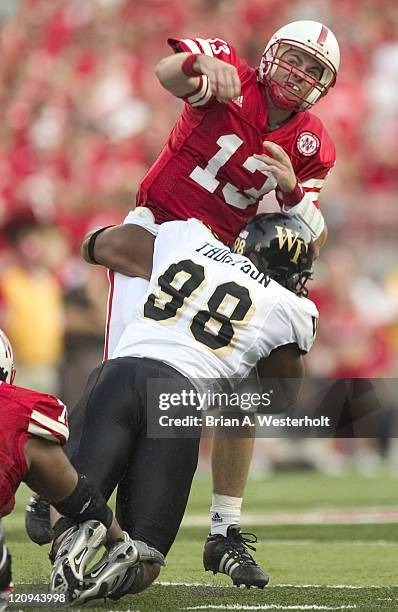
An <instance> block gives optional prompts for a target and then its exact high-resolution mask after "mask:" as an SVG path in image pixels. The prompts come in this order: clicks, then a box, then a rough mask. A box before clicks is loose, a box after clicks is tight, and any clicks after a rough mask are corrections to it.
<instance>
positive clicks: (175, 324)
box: [65, 214, 318, 603]
mask: <svg viewBox="0 0 398 612" xmlns="http://www.w3.org/2000/svg"><path fill="white" fill-rule="evenodd" d="M154 235H156V238H154ZM240 240H241V244H240V248H239V250H240V251H242V254H237V253H233V252H231V251H230V249H229V248H227V247H226V246H225V245H224V244H223V243H222V242H220V241H219V240H218V239H217V238H216V237H215V235H214V234H213V233H212V232H211V231H210V230H209V229H208V228H207V227H206V226H205V225H203V224H202V223H201V222H200V221H197V220H195V219H191V220H189V221H186V222H181V221H174V222H170V223H165V224H163V225H161V226H160V227H158V226H155V225H152V226H148V227H147V229H144V228H142V227H139V226H137V225H136V224H124V225H121V226H117V227H114V228H103V229H101V230H97V231H95V232H93V233H91V235H89V236H88V237H87V239H86V240H85V244H84V253H85V258H86V259H87V261H89V262H90V263H100V264H102V265H106V266H110V267H111V268H112V269H114V270H118V271H119V272H120V273H124V274H131V275H137V276H140V277H141V278H145V279H147V280H148V281H149V286H148V289H147V291H146V293H145V295H144V296H143V299H142V300H141V301H140V302H139V303H138V304H132V305H131V315H130V323H129V325H128V326H127V328H126V330H125V332H124V333H123V335H122V337H121V339H120V342H119V344H118V346H117V347H116V349H115V352H114V355H113V357H112V358H111V359H109V360H107V361H105V362H104V363H103V364H102V366H101V367H100V368H99V369H97V370H95V371H94V372H93V375H92V376H91V380H90V381H89V384H88V387H87V389H86V391H85V394H84V396H83V398H82V401H81V402H80V403H79V404H78V406H77V407H76V408H75V410H74V411H73V413H72V415H71V432H72V436H71V438H72V439H73V440H74V442H75V448H74V449H70V448H69V449H68V453H69V454H70V455H72V462H73V464H74V465H75V466H76V467H77V469H79V470H83V471H84V472H85V473H86V474H87V475H88V476H89V477H90V479H92V481H93V482H94V483H95V484H96V485H97V486H98V488H99V489H100V491H101V492H102V493H103V495H104V496H105V498H109V496H110V495H111V494H112V492H113V490H114V489H115V488H116V486H118V485H119V490H120V489H121V488H123V491H122V493H123V498H122V499H120V498H119V502H120V501H121V502H122V503H121V505H120V506H119V507H118V520H119V522H120V524H121V526H122V528H123V529H125V530H126V531H127V532H128V533H129V534H130V536H131V537H134V538H138V539H140V540H142V541H143V542H146V543H147V544H148V545H150V546H152V547H154V548H155V549H156V550H158V551H160V552H161V553H162V554H163V555H166V554H167V553H168V551H169V549H170V547H171V545H172V543H173V541H174V539H175V536H176V534H177V531H178V528H179V525H180V522H181V520H182V517H183V514H184V511H185V507H186V503H187V500H188V495H189V491H190V486H191V482H192V478H193V475H194V472H195V469H196V464H197V456H198V446H199V436H200V430H199V431H196V436H190V435H189V434H188V435H187V436H186V437H178V436H176V437H174V436H173V433H172V432H170V434H169V435H168V436H167V437H157V438H156V437H155V438H154V437H149V436H148V434H147V427H148V424H150V423H153V422H155V421H156V419H159V415H162V414H164V413H159V397H160V396H161V395H162V394H163V392H164V391H165V386H166V383H167V385H168V386H167V388H168V389H170V390H171V391H173V393H178V392H179V391H180V390H181V391H182V390H185V391H187V390H192V391H197V384H198V381H199V380H202V381H203V382H204V384H205V385H206V384H207V383H206V381H208V380H209V379H212V380H214V379H222V381H223V382H224V383H227V384H228V386H229V387H230V389H231V390H232V389H233V388H234V382H235V383H237V382H239V381H240V380H241V379H243V378H245V377H246V376H247V375H248V373H249V372H250V371H251V369H252V368H253V367H254V366H255V365H256V364H257V363H258V370H259V374H260V376H261V377H268V378H270V377H272V378H276V377H282V378H286V377H288V378H297V379H301V378H302V376H303V361H302V354H303V353H306V352H308V351H309V350H310V348H311V346H312V343H313V341H314V337H315V330H316V321H317V317H318V313H317V309H316V307H315V305H314V304H313V303H312V302H311V301H309V300H308V299H306V298H305V297H303V296H305V294H306V290H305V283H306V282H307V280H308V278H310V277H311V273H312V253H311V251H310V249H309V244H310V241H311V235H310V233H309V232H308V230H307V229H306V227H305V226H304V225H303V224H301V223H299V222H298V221H296V220H294V219H289V218H288V217H286V216H284V215H280V214H278V215H260V216H259V217H257V218H255V219H254V221H253V222H251V223H250V224H249V225H248V226H247V227H246V228H245V230H244V231H243V233H242V234H241V239H240ZM246 255H247V256H246ZM272 278H275V279H276V280H277V281H278V282H275V280H272ZM299 296H301V297H299ZM169 385H170V386H169ZM294 391H295V390H294ZM290 394H291V395H292V392H290ZM195 414H196V416H197V415H198V413H197V408H196V405H195V404H192V405H189V406H186V405H183V406H180V407H179V408H178V411H177V412H176V413H173V417H179V418H181V417H185V416H187V415H188V416H192V415H195ZM75 428H76V435H74V434H75V431H74V429H75ZM77 441H78V442H77ZM76 442H77V443H76ZM65 526H67V525H65ZM236 537H237V536H236V534H235V533H234V530H233V529H232V528H231V527H230V528H229V533H228V534H227V537H223V536H221V537H220V536H218V535H214V536H211V537H210V539H209V541H208V544H207V551H208V554H207V558H206V566H207V569H210V570H212V571H213V572H217V571H224V572H225V573H227V574H228V575H230V576H231V578H232V580H233V582H234V584H236V585H240V584H248V585H249V586H250V585H251V584H253V577H251V578H250V581H249V579H248V578H247V575H246V573H245V570H246V566H245V565H242V564H241V563H240V561H239V559H238V558H237V556H236V544H235V539H236ZM246 554H247V553H246V552H245V551H244V550H243V551H240V557H242V556H244V555H246ZM109 576H112V581H111V580H110V578H109ZM155 577H156V575H155V574H154V575H153V579H154V578H155ZM267 582H268V576H266V574H264V573H263V572H261V574H260V570H259V568H258V572H257V575H256V580H255V582H254V584H255V586H258V587H259V588H264V586H265V585H266V584H267ZM149 583H150V581H148V580H146V581H144V576H143V574H142V573H141V572H140V570H139V568H138V567H137V566H136V567H135V568H134V569H133V570H129V571H125V569H124V568H121V571H120V572H119V573H117V569H116V570H115V569H114V568H113V566H112V562H108V563H106V562H105V563H101V562H100V564H99V565H98V566H96V567H95V568H93V570H92V571H91V572H89V573H88V574H87V575H86V576H85V585H86V586H85V588H84V589H83V590H82V591H81V593H80V596H77V598H76V603H77V602H78V603H84V602H86V601H88V600H90V599H96V598H98V597H104V596H108V597H110V598H111V599H114V600H117V599H119V598H120V597H122V596H123V595H125V594H127V593H137V592H139V591H141V590H143V589H144V588H146V587H147V586H149Z"/></svg>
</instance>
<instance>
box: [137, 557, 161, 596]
mask: <svg viewBox="0 0 398 612" xmlns="http://www.w3.org/2000/svg"><path fill="white" fill-rule="evenodd" d="M142 565H143V566H144V575H143V579H142V583H141V589H140V591H143V590H144V589H147V588H148V587H149V586H150V585H151V584H152V582H153V581H154V580H156V578H157V577H158V576H159V574H160V565H159V563H143V564H142ZM138 592H139V591H137V593H138Z"/></svg>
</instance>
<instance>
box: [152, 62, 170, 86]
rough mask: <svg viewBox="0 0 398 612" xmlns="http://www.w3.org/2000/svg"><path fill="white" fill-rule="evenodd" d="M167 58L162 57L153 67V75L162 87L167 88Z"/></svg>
mask: <svg viewBox="0 0 398 612" xmlns="http://www.w3.org/2000/svg"><path fill="white" fill-rule="evenodd" d="M168 59H169V58H168V57H163V58H162V59H161V60H160V62H159V63H158V64H157V65H156V67H155V75H156V77H157V79H158V81H159V83H160V84H161V85H163V87H167V64H168Z"/></svg>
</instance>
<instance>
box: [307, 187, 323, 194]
mask: <svg viewBox="0 0 398 612" xmlns="http://www.w3.org/2000/svg"><path fill="white" fill-rule="evenodd" d="M304 191H305V193H320V191H321V188H320V187H310V188H309V187H304Z"/></svg>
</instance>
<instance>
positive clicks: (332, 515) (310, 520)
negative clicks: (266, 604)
mask: <svg viewBox="0 0 398 612" xmlns="http://www.w3.org/2000/svg"><path fill="white" fill-rule="evenodd" d="M208 522H209V519H208V517H207V516H206V515H205V514H192V515H187V516H185V518H184V520H183V523H182V524H183V525H184V526H185V527H204V526H207V525H208ZM336 523H340V524H352V523H355V524H357V523H362V524H369V523H398V508H397V507H372V508H347V509H342V508H336V509H328V510H315V511H314V510H310V511H307V512H305V511H304V512H274V513H269V514H253V513H244V514H243V517H242V524H243V525H244V524H247V525H249V524H250V525H309V524H312V525H334V524H336Z"/></svg>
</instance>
